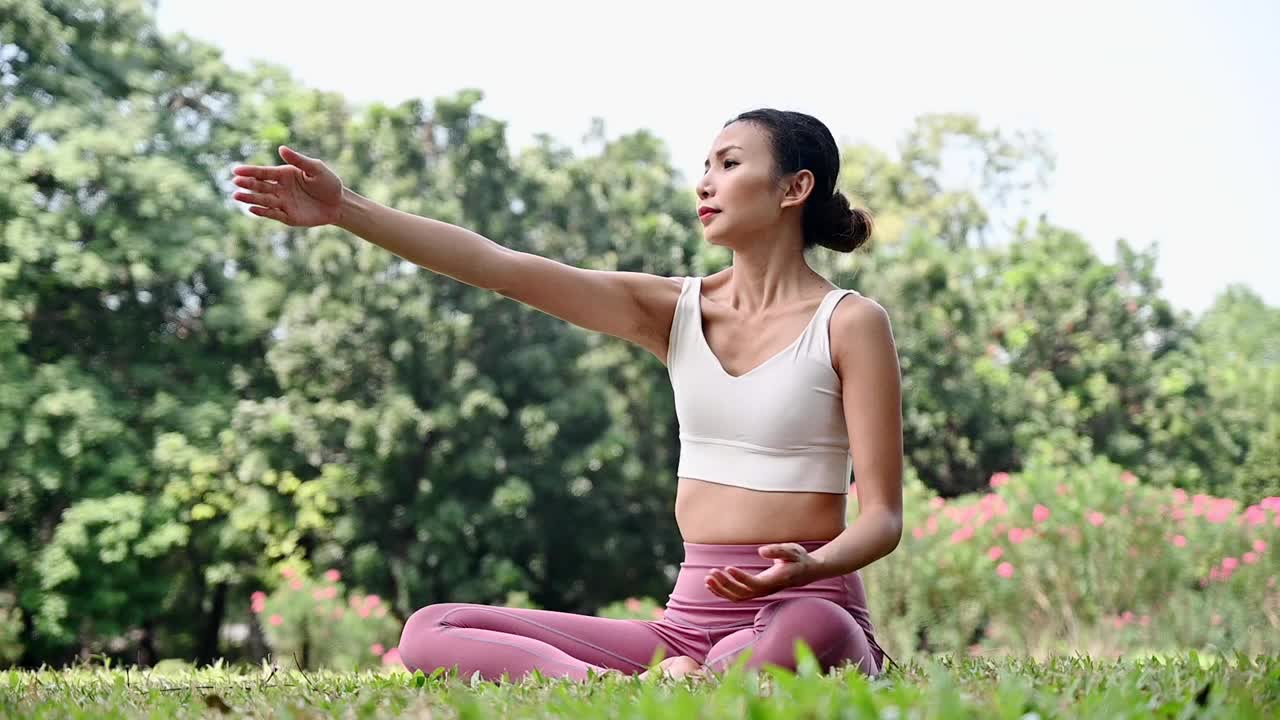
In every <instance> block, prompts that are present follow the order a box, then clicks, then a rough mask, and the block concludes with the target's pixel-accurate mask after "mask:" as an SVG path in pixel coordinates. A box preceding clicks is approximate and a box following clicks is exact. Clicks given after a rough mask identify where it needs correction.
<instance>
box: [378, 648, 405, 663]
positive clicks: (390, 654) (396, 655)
mask: <svg viewBox="0 0 1280 720" xmlns="http://www.w3.org/2000/svg"><path fill="white" fill-rule="evenodd" d="M382 664H383V665H403V664H404V663H403V662H402V661H401V660H400V648H398V647H393V648H391V649H390V650H388V651H387V652H386V654H384V655H383V656H382Z"/></svg>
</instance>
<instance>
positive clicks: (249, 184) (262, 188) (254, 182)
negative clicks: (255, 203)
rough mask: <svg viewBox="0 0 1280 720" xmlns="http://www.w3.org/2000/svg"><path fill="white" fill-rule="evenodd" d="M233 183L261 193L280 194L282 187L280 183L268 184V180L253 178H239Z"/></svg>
mask: <svg viewBox="0 0 1280 720" xmlns="http://www.w3.org/2000/svg"><path fill="white" fill-rule="evenodd" d="M232 182H234V183H235V184H236V185H239V186H240V187H242V188H245V189H248V190H252V191H254V192H260V193H274V192H279V191H280V187H281V185H280V183H273V182H267V181H266V180H258V179H256V178H251V177H237V178H235V179H234V180H232Z"/></svg>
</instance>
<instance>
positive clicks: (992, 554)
mask: <svg viewBox="0 0 1280 720" xmlns="http://www.w3.org/2000/svg"><path fill="white" fill-rule="evenodd" d="M987 557H989V558H991V561H992V562H995V561H996V560H999V559H1000V558H1002V557H1004V548H1002V547H1000V546H999V545H993V546H991V549H990V550H988V551H987Z"/></svg>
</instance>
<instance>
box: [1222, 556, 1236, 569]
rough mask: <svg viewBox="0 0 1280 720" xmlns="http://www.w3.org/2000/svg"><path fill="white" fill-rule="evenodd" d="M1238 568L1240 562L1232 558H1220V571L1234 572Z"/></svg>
mask: <svg viewBox="0 0 1280 720" xmlns="http://www.w3.org/2000/svg"><path fill="white" fill-rule="evenodd" d="M1238 567H1240V561H1239V560H1237V559H1235V558H1233V557H1225V558H1222V569H1223V570H1235V569H1236V568H1238Z"/></svg>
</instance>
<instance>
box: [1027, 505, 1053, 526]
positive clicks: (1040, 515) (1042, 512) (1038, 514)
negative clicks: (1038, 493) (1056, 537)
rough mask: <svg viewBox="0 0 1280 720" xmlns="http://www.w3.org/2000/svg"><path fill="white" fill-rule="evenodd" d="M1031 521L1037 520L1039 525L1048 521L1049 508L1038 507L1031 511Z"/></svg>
mask: <svg viewBox="0 0 1280 720" xmlns="http://www.w3.org/2000/svg"><path fill="white" fill-rule="evenodd" d="M1031 519H1033V520H1035V521H1036V522H1038V523H1040V522H1044V521H1045V520H1048V519H1049V508H1047V507H1045V506H1044V505H1036V507H1035V509H1034V510H1032V511H1031Z"/></svg>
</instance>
